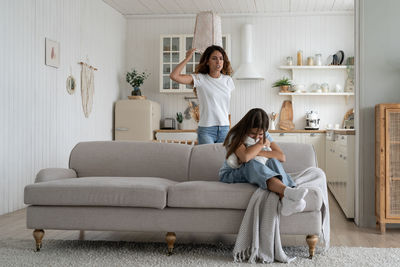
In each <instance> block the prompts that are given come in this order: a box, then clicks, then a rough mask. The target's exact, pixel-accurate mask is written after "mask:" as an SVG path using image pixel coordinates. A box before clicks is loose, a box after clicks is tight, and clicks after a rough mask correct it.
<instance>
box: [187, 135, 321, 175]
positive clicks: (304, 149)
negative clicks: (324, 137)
mask: <svg viewBox="0 0 400 267" xmlns="http://www.w3.org/2000/svg"><path fill="white" fill-rule="evenodd" d="M277 144H278V145H279V147H280V148H281V149H282V151H283V153H285V155H286V162H284V163H283V168H284V169H285V170H286V171H287V172H289V173H292V172H298V171H301V170H304V169H306V168H307V167H316V166H317V159H316V154H315V151H314V148H313V146H312V145H310V144H299V143H277ZM225 154H226V150H225V148H224V147H223V146H222V144H207V145H199V146H194V147H193V150H192V156H191V158H190V163H189V180H192V181H196V180H197V181H219V177H218V171H219V169H220V168H221V166H222V164H223V162H224V160H225Z"/></svg>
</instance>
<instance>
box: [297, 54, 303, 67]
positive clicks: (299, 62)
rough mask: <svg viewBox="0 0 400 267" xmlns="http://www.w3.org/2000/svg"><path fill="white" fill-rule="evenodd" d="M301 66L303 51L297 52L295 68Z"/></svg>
mask: <svg viewBox="0 0 400 267" xmlns="http://www.w3.org/2000/svg"><path fill="white" fill-rule="evenodd" d="M302 65H303V51H302V50H299V51H297V66H302Z"/></svg>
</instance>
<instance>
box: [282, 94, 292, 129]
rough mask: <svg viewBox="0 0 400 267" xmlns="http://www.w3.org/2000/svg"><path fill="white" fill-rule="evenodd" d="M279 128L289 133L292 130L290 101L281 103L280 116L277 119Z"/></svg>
mask: <svg viewBox="0 0 400 267" xmlns="http://www.w3.org/2000/svg"><path fill="white" fill-rule="evenodd" d="M279 128H281V129H282V130H286V131H290V130H293V129H294V123H293V107H292V101H290V100H285V101H283V103H282V108H281V115H280V117H279Z"/></svg>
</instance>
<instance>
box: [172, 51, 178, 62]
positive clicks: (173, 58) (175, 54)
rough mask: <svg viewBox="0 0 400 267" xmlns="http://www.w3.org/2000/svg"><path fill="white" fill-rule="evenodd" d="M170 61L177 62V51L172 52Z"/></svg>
mask: <svg viewBox="0 0 400 267" xmlns="http://www.w3.org/2000/svg"><path fill="white" fill-rule="evenodd" d="M172 62H179V53H172Z"/></svg>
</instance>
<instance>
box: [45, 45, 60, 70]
mask: <svg viewBox="0 0 400 267" xmlns="http://www.w3.org/2000/svg"><path fill="white" fill-rule="evenodd" d="M45 64H46V65H48V66H51V67H55V68H58V67H60V43H59V42H56V41H53V40H50V39H48V38H46V59H45Z"/></svg>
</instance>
